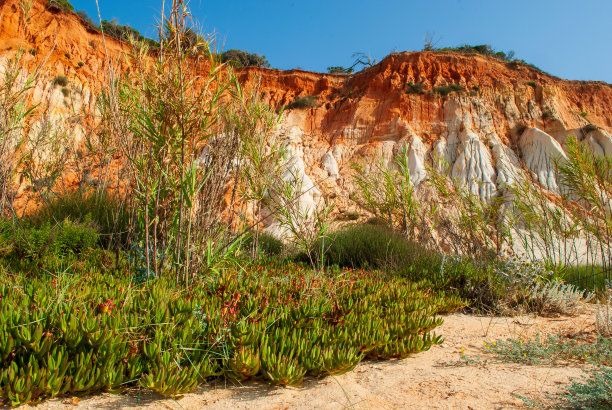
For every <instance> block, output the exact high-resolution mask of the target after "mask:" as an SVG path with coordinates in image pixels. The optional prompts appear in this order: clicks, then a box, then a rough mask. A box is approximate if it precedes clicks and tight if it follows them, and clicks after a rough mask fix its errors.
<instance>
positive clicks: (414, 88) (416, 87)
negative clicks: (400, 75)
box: [406, 82, 425, 94]
mask: <svg viewBox="0 0 612 410" xmlns="http://www.w3.org/2000/svg"><path fill="white" fill-rule="evenodd" d="M423 88H424V86H423V84H422V83H416V84H414V83H412V82H409V83H408V89H407V90H406V92H407V93H408V94H424V93H425V91H424V89H423Z"/></svg>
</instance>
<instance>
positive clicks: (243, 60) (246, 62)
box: [221, 49, 270, 68]
mask: <svg viewBox="0 0 612 410" xmlns="http://www.w3.org/2000/svg"><path fill="white" fill-rule="evenodd" d="M221 62H223V63H227V62H231V63H232V64H233V65H234V66H236V67H250V66H252V67H264V68H269V67H270V63H269V62H268V60H266V56H260V55H259V54H257V53H249V52H248V51H243V50H235V49H234V50H228V51H225V52H223V53H222V54H221Z"/></svg>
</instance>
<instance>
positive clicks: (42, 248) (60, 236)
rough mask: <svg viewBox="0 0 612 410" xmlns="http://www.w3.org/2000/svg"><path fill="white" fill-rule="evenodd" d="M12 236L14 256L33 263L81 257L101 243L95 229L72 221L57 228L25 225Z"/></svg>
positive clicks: (45, 225)
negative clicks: (58, 256) (56, 256)
mask: <svg viewBox="0 0 612 410" xmlns="http://www.w3.org/2000/svg"><path fill="white" fill-rule="evenodd" d="M12 233H13V235H14V237H13V252H14V254H15V255H16V256H17V257H26V258H30V259H36V258H41V259H42V258H45V257H46V256H53V255H66V254H68V253H75V254H76V253H80V252H83V251H84V250H86V249H89V248H92V247H94V246H95V245H96V243H97V241H98V233H97V232H96V230H95V229H94V228H93V227H91V226H90V225H89V224H87V223H76V222H73V221H71V220H70V219H65V220H63V221H61V222H59V223H57V224H51V223H50V222H49V221H47V222H45V223H43V224H41V225H38V226H32V225H30V224H27V223H25V224H21V226H20V227H19V228H16V229H15V230H14V231H13V232H12Z"/></svg>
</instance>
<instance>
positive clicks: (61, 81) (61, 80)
mask: <svg viewBox="0 0 612 410" xmlns="http://www.w3.org/2000/svg"><path fill="white" fill-rule="evenodd" d="M53 85H57V86H60V87H66V86H67V85H68V78H66V76H65V75H58V76H57V77H55V78H54V79H53Z"/></svg>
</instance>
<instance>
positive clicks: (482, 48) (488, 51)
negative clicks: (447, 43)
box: [438, 44, 514, 61]
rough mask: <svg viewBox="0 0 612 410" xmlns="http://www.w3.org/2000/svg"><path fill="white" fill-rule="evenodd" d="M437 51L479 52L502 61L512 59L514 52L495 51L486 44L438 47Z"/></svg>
mask: <svg viewBox="0 0 612 410" xmlns="http://www.w3.org/2000/svg"><path fill="white" fill-rule="evenodd" d="M438 50H439V51H453V52H455V53H463V54H480V55H483V56H487V57H495V58H498V59H500V60H503V61H512V60H513V57H514V52H513V51H509V52H508V53H505V52H503V51H497V50H495V49H493V47H491V46H490V45H488V44H480V45H476V46H471V45H468V44H464V45H462V46H459V47H445V48H440V49H438Z"/></svg>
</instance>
